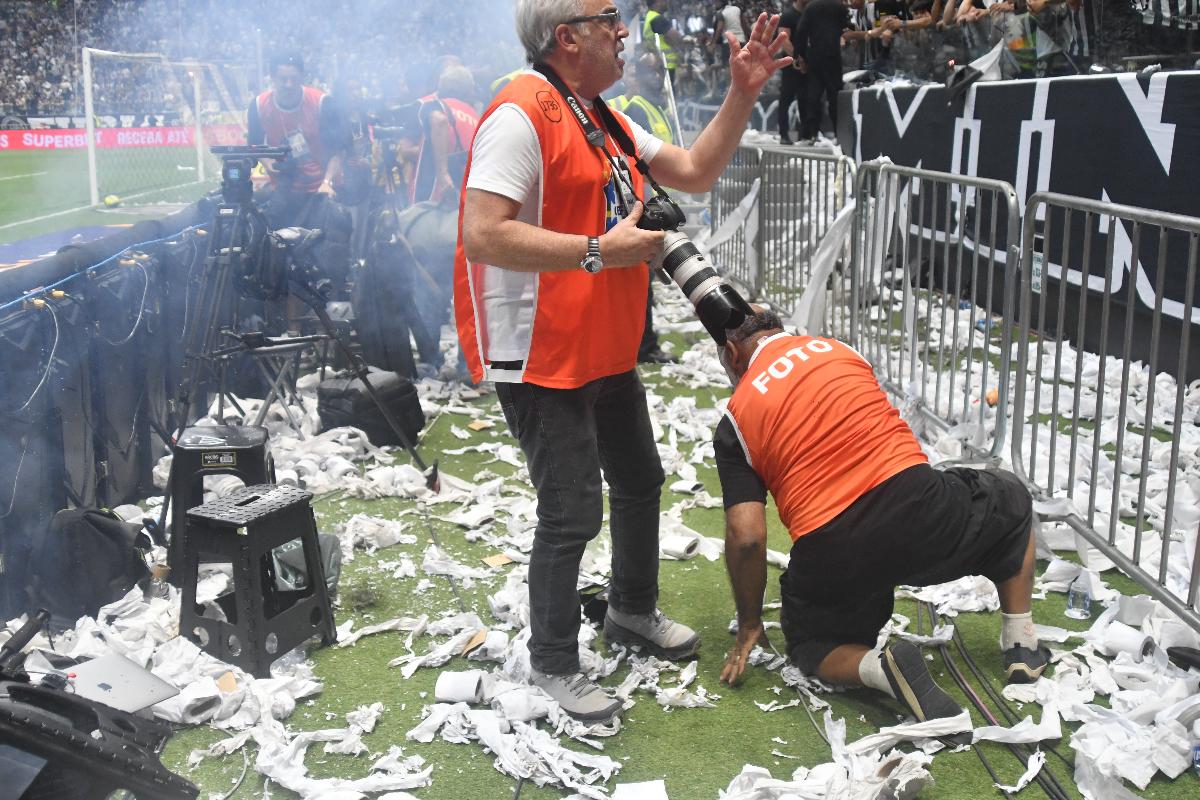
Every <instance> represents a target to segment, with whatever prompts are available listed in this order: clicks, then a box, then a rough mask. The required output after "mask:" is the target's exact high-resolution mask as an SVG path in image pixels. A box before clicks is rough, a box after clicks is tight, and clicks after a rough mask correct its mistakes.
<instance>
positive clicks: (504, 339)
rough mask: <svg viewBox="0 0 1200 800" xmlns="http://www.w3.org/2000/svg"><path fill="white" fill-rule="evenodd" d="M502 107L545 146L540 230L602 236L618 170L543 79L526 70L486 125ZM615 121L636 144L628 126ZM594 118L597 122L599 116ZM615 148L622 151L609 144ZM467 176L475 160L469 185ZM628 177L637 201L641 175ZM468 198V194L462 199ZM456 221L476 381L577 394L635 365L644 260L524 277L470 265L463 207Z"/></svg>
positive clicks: (461, 332)
mask: <svg viewBox="0 0 1200 800" xmlns="http://www.w3.org/2000/svg"><path fill="white" fill-rule="evenodd" d="M503 105H509V106H515V107H516V108H517V109H518V110H519V111H520V112H521V113H522V114H524V115H525V117H526V119H527V120H528V121H529V123H530V126H531V127H532V128H533V129H534V131H535V132H536V134H537V139H538V143H539V144H540V146H541V151H542V173H541V182H540V187H539V189H538V191H539V197H538V199H537V201H536V202H537V206H536V210H537V213H536V221H537V224H538V226H539V227H541V228H544V229H546V230H550V231H557V232H560V233H573V234H580V235H584V236H599V235H600V234H602V233H604V231H605V215H606V211H607V204H606V202H605V192H604V189H605V186H606V185H607V184H608V182H609V180H610V177H611V176H610V173H611V168H610V167H609V165H608V162H607V161H605V160H604V158H603V156H602V155H601V153H600V151H599V150H597V149H596V148H594V147H592V146H591V145H590V144H588V142H587V140H586V139H585V138H584V135H583V130H582V129H581V128H580V127H579V123H578V122H577V121H576V120H575V118H574V117H573V116H572V115H571V112H570V110H569V109H568V108H567V105H566V102H565V101H564V100H563V98H562V96H561V95H559V94H558V92H557V91H555V90H554V88H553V87H552V86H551V85H550V83H549V82H548V81H546V79H545V78H543V77H542V76H541V75H539V74H536V73H532V72H529V73H523V74H521V75H520V76H518V77H517V78H515V79H514V80H513V81H511V82H510V83H509V84H508V85H507V86H505V87H504V88H503V89H502V90H501V91H500V94H498V95H497V96H496V98H495V99H494V100H493V101H492V104H491V105H490V106H489V107H488V109H487V111H486V112H484V115H483V118H482V120H480V125H481V126H482V125H484V124H485V123H486V122H487V120H488V118H489V117H490V116H491V115H492V114H493V113H494V112H495V111H496V109H498V108H499V107H500V106H503ZM618 119H619V121H620V124H621V125H622V127H624V128H625V132H626V134H627V135H629V136H630V138H631V139H632V138H633V135H632V132H631V131H630V129H629V125H628V123H627V122H626V121H625V120H624V119H622V118H620V117H618ZM593 121H595V122H596V123H597V125H598V126H599V120H597V119H596V118H595V116H594V113H593ZM608 151H609V152H610V153H618V152H620V148H618V147H617V146H616V145H615V143H613V142H612V141H611V139H610V141H609V143H608ZM470 172H471V162H470V161H468V162H467V176H468V177H467V178H466V180H464V186H465V185H466V184H467V183H469V182H470ZM630 173H631V177H632V182H633V186H634V190H635V191H636V192H637V196H639V197H640V196H641V193H642V176H641V174H640V173H639V172H637V171H636V170H630ZM465 198H466V190H465V189H464V191H463V195H462V200H461V201H460V202H465ZM525 211H526V212H527V211H528V209H525ZM459 220H460V222H459V233H458V250H457V252H456V254H455V263H454V310H455V317H456V320H457V323H458V340H459V343H460V346H461V348H462V351H463V355H464V357H465V358H466V361H467V365H468V367H470V369H471V375H472V377H473V378H474V379H475V380H477V381H478V380H485V379H486V380H493V381H504V382H525V383H532V384H536V385H538V386H545V387H548V388H552V389H574V388H576V387H579V386H582V385H584V384H585V383H588V382H590V381H593V380H596V379H598V378H603V377H605V376H608V375H616V374H619V373H622V372H628V371H629V370H631V369H633V368H634V367H635V366H636V365H637V350H638V343H639V342H640V341H641V338H642V327H643V325H644V323H645V316H646V288H647V286H648V282H649V269H648V268H647V267H646V266H645V264H642V265H639V266H637V267H631V268H620V269H616V268H611V267H606V268H605V269H603V270H601V271H600V272H599V273H597V274H595V275H592V274H589V273H587V272H585V271H584V270H582V269H580V268H578V267H576V268H574V269H570V268H568V269H566V270H562V271H554V272H518V271H516V270H506V269H501V268H500V267H495V266H491V265H488V264H476V263H471V262H468V261H467V258H466V254H465V252H464V250H463V243H462V223H461V220H462V212H461V206H460V211H459ZM568 260H570V259H566V258H565V257H564V261H563V264H564V265H565V266H568V267H571V266H573V265H572V264H569V263H567V261H568ZM497 362H499V363H498V364H497Z"/></svg>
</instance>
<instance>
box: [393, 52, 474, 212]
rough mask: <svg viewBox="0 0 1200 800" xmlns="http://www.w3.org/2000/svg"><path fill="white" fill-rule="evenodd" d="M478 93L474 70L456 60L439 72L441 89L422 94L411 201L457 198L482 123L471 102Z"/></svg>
mask: <svg viewBox="0 0 1200 800" xmlns="http://www.w3.org/2000/svg"><path fill="white" fill-rule="evenodd" d="M475 94H476V92H475V78H474V76H472V75H471V71H470V70H469V69H467V68H466V67H464V66H462V65H461V64H452V65H450V66H447V67H446V68H445V69H443V70H442V72H441V74H440V75H439V76H438V79H437V91H436V92H434V93H433V94H431V95H428V96H426V97H423V98H421V105H420V109H419V111H418V120H419V123H420V132H421V138H420V141H419V143H418V152H417V163H416V173H415V176H414V178H413V181H412V183H411V184H409V202H410V203H420V202H423V201H425V200H432V201H433V202H435V203H438V202H443V201H447V200H449V201H454V200H457V198H458V191H459V189H461V188H462V173H463V169H464V167H465V166H466V153H467V151H468V150H469V149H470V147H471V140H472V139H474V138H475V128H476V127H477V126H478V125H479V113H478V112H477V111H476V110H475V107H474V106H472V105H471V103H473V102H474V100H475Z"/></svg>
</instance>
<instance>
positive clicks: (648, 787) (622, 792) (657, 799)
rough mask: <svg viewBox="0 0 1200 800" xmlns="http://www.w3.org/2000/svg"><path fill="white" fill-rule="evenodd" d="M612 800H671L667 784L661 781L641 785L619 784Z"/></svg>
mask: <svg viewBox="0 0 1200 800" xmlns="http://www.w3.org/2000/svg"><path fill="white" fill-rule="evenodd" d="M612 800H671V799H670V798H669V797H667V784H666V783H665V782H663V781H661V780H657V781H642V782H641V783H618V784H617V785H616V788H615V789H614V790H613V794H612Z"/></svg>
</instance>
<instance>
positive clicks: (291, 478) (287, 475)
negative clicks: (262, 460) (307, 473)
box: [275, 469, 300, 486]
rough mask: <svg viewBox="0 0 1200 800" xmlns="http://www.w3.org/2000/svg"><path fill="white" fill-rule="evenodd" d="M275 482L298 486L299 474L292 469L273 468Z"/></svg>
mask: <svg viewBox="0 0 1200 800" xmlns="http://www.w3.org/2000/svg"><path fill="white" fill-rule="evenodd" d="M275 482H276V483H278V484H284V483H286V484H287V485H288V486H299V485H300V475H299V474H298V473H297V472H296V470H294V469H277V470H275Z"/></svg>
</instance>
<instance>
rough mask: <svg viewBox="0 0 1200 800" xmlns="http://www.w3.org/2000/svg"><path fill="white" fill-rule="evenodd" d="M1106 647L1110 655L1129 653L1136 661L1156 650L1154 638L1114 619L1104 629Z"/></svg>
mask: <svg viewBox="0 0 1200 800" xmlns="http://www.w3.org/2000/svg"><path fill="white" fill-rule="evenodd" d="M1103 643H1104V649H1105V650H1106V651H1108V654H1109V655H1110V656H1115V655H1116V654H1117V653H1129V654H1130V655H1131V656H1133V660H1134V661H1141V660H1142V659H1144V658H1146V657H1147V656H1149V655H1150V654H1152V653H1153V652H1154V640H1153V639H1151V638H1150V637H1149V636H1147V635H1146V634H1144V633H1142V632H1141V631H1139V630H1137V629H1136V628H1131V627H1129V626H1128V625H1126V624H1125V623H1123V622H1117V621H1116V620H1114V621H1113V622H1111V623H1109V626H1108V627H1107V628H1105V630H1104V640H1103Z"/></svg>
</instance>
